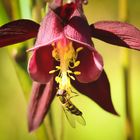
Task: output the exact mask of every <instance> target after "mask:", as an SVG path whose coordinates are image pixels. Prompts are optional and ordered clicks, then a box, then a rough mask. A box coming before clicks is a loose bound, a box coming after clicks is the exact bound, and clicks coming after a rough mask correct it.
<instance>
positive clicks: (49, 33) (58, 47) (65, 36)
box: [0, 0, 140, 131]
mask: <svg viewBox="0 0 140 140" xmlns="http://www.w3.org/2000/svg"><path fill="white" fill-rule="evenodd" d="M82 2H83V1H82V0H76V2H75V3H70V4H65V5H62V0H56V1H55V3H53V4H52V5H51V6H50V10H49V12H48V13H47V15H46V16H45V18H44V19H43V21H42V23H41V25H40V28H39V25H38V24H37V23H35V22H33V21H30V20H17V21H13V22H10V23H7V24H5V25H3V26H1V27H0V47H2V46H6V45H10V44H14V43H18V42H21V41H24V40H26V39H29V38H32V37H35V36H36V35H37V40H36V43H35V46H34V48H31V49H30V51H32V52H33V54H32V56H31V58H30V60H29V64H28V71H29V74H30V76H31V78H32V79H33V81H34V82H33V90H32V97H31V101H30V105H29V111H28V123H29V130H30V131H32V130H34V129H36V128H37V127H38V126H39V125H40V124H41V123H42V121H43V119H44V117H45V115H46V114H47V112H48V109H49V106H50V104H51V102H52V100H53V99H54V97H55V94H56V92H57V89H62V90H66V91H67V92H68V93H69V94H71V92H72V90H73V87H74V88H75V89H77V90H78V91H79V92H81V93H83V94H84V95H86V96H88V97H89V98H91V99H92V100H94V101H95V102H96V103H97V104H98V105H99V106H101V107H102V108H103V109H105V110H106V111H108V112H110V113H112V114H115V115H117V112H116V111H115V109H114V107H113V104H112V101H111V96H110V85H109V81H108V78H107V76H106V73H105V71H104V70H103V60H102V57H101V55H100V54H99V53H98V52H97V51H96V49H95V48H94V44H93V42H92V40H91V38H92V37H96V38H98V39H101V40H103V41H105V42H108V43H111V44H114V45H120V46H124V47H128V48H131V49H137V50H139V49H140V40H139V38H140V31H139V30H138V29H137V28H135V27H134V26H132V25H130V24H127V23H122V22H116V21H115V22H112V21H100V22H97V23H95V24H92V25H90V26H89V24H88V22H87V20H86V17H85V16H84V13H83V9H82ZM38 28H39V29H38ZM37 33H38V34H37Z"/></svg>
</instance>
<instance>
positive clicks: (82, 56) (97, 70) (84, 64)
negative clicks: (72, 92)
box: [75, 46, 103, 83]
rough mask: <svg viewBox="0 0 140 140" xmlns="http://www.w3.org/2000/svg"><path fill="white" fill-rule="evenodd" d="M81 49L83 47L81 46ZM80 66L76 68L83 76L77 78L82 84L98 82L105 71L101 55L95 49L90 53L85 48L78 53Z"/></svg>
mask: <svg viewBox="0 0 140 140" xmlns="http://www.w3.org/2000/svg"><path fill="white" fill-rule="evenodd" d="M79 47H81V46H79ZM77 60H78V61H80V64H79V66H77V67H76V68H75V70H76V71H80V72H81V74H80V75H77V76H76V78H77V80H78V81H79V82H81V83H89V82H93V81H95V80H97V79H98V78H99V76H100V74H101V72H102V70H103V60H102V57H101V55H100V54H99V53H98V52H97V51H96V50H95V49H94V51H90V50H89V49H87V48H84V49H83V50H81V51H80V52H79V53H78V58H77Z"/></svg>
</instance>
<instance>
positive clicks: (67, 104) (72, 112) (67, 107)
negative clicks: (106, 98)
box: [56, 89, 86, 128]
mask: <svg viewBox="0 0 140 140" xmlns="http://www.w3.org/2000/svg"><path fill="white" fill-rule="evenodd" d="M56 95H57V96H58V97H59V100H60V101H61V103H62V107H63V110H64V113H65V115H66V118H67V120H68V122H69V123H70V125H71V126H72V127H73V128H75V127H76V123H75V119H76V120H77V122H79V123H80V124H82V125H86V122H85V120H84V118H83V116H82V114H83V113H82V112H81V111H80V110H79V109H78V108H77V107H76V106H75V105H74V104H73V103H72V102H71V101H70V99H71V98H72V97H70V96H69V94H68V93H67V91H66V90H62V89H58V91H57V94H56Z"/></svg>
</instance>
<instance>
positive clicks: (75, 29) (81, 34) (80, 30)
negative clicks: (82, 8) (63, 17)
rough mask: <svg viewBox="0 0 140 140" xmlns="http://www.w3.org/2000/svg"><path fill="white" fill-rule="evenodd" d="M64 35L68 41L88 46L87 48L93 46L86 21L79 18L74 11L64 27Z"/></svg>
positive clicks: (78, 13) (77, 13) (76, 11)
mask: <svg viewBox="0 0 140 140" xmlns="http://www.w3.org/2000/svg"><path fill="white" fill-rule="evenodd" d="M79 25H80V26H79ZM64 33H65V35H66V37H67V38H69V39H70V40H73V41H75V42H77V43H80V44H83V45H85V46H88V47H89V48H91V46H93V43H92V41H91V33H90V28H89V25H88V23H87V21H86V19H85V18H84V17H81V15H80V12H78V10H75V12H74V13H73V15H72V17H71V19H70V21H69V24H68V25H67V26H65V27H64Z"/></svg>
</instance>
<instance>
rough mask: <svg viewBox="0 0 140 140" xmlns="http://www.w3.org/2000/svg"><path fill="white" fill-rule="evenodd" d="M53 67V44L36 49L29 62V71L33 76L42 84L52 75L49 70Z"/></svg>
mask: <svg viewBox="0 0 140 140" xmlns="http://www.w3.org/2000/svg"><path fill="white" fill-rule="evenodd" d="M53 69H54V62H53V58H52V46H45V47H41V48H38V49H37V50H34V52H33V55H32V57H31V58H30V60H29V64H28V72H29V74H30V76H31V78H32V79H33V80H34V81H37V82H40V83H42V84H43V83H47V82H48V81H49V80H50V78H51V77H52V74H49V71H51V70H53Z"/></svg>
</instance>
